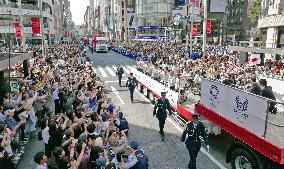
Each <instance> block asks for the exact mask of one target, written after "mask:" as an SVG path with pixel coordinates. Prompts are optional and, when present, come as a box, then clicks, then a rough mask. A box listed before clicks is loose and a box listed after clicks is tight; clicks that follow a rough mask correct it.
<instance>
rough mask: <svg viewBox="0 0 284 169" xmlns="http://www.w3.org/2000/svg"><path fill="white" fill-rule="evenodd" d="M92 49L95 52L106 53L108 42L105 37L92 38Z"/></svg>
mask: <svg viewBox="0 0 284 169" xmlns="http://www.w3.org/2000/svg"><path fill="white" fill-rule="evenodd" d="M93 48H94V50H95V51H96V52H108V40H107V37H103V36H94V38H93Z"/></svg>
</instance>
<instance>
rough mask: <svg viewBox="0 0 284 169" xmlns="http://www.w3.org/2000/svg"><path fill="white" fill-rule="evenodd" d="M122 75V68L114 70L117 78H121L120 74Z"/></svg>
mask: <svg viewBox="0 0 284 169" xmlns="http://www.w3.org/2000/svg"><path fill="white" fill-rule="evenodd" d="M123 73H124V70H123V68H122V67H118V68H117V69H116V75H117V76H120V77H121V76H122V74H123Z"/></svg>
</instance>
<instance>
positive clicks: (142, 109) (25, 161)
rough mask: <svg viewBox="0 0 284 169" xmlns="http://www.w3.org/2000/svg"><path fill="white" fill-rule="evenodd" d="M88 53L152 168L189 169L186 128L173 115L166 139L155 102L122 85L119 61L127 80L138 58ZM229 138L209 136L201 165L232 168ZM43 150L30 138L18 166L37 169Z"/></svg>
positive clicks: (211, 168)
mask: <svg viewBox="0 0 284 169" xmlns="http://www.w3.org/2000/svg"><path fill="white" fill-rule="evenodd" d="M88 56H89V57H90V58H91V60H92V62H93V66H94V68H95V70H96V72H97V73H98V75H99V76H100V77H101V78H102V79H103V80H104V81H105V85H106V89H107V90H108V91H109V92H108V93H109V97H110V98H112V100H113V102H114V103H115V104H116V105H120V106H121V110H122V111H123V112H124V114H125V115H126V118H127V119H128V121H129V125H130V133H129V138H128V139H129V141H131V140H136V141H138V142H139V143H140V148H142V149H143V150H144V151H145V153H146V154H147V155H148V158H149V160H150V169H186V168H187V164H188V161H189V155H188V152H187V150H186V148H185V144H184V143H182V142H180V137H181V131H182V130H183V129H182V128H181V127H179V126H178V125H177V124H175V123H174V122H173V121H172V120H171V119H169V120H167V122H166V124H165V137H166V139H165V141H164V142H162V141H161V137H160V134H159V133H158V130H159V128H158V120H157V119H156V118H153V116H152V111H153V105H152V104H151V103H149V101H148V100H147V99H146V98H145V97H144V96H143V95H142V94H140V93H139V92H138V91H135V93H134V103H131V102H130V98H129V91H128V90H127V88H126V87H119V85H118V81H117V77H116V76H115V70H116V66H117V64H121V65H123V67H124V68H125V76H123V79H124V81H123V82H122V84H125V82H126V78H127V76H128V75H129V71H130V70H131V69H132V68H135V67H136V61H132V60H131V59H129V58H127V57H125V56H122V55H119V54H116V53H113V52H108V53H94V54H91V53H89V52H88ZM51 106H53V105H51ZM225 140H227V138H226V136H210V137H209V141H210V143H211V147H212V148H211V151H210V154H208V153H207V152H205V151H203V152H200V153H199V154H198V157H197V168H198V169H219V168H222V169H225V168H230V167H229V165H228V164H225V151H226V146H224V144H223V143H224V142H225ZM43 150H44V147H43V144H42V143H41V142H39V141H38V140H37V138H34V139H32V140H31V141H29V143H28V144H27V146H26V150H25V154H24V156H23V157H22V159H21V160H20V161H19V163H18V165H17V168H18V169H34V168H35V163H34V162H33V156H34V155H35V154H36V153H37V152H39V151H43Z"/></svg>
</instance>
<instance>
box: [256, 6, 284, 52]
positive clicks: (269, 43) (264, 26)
mask: <svg viewBox="0 0 284 169" xmlns="http://www.w3.org/2000/svg"><path fill="white" fill-rule="evenodd" d="M258 28H259V29H260V31H261V34H262V40H263V42H264V45H263V46H265V47H267V48H284V0H262V3H261V10H260V18H259V20H258Z"/></svg>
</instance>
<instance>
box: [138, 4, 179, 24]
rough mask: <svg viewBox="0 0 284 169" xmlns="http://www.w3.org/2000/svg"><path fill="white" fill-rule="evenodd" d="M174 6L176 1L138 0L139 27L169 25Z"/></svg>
mask: <svg viewBox="0 0 284 169" xmlns="http://www.w3.org/2000/svg"><path fill="white" fill-rule="evenodd" d="M174 5H175V1H174V0H136V9H137V10H136V16H137V25H139V26H162V25H168V23H169V21H170V19H171V16H172V8H173V7H174Z"/></svg>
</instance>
